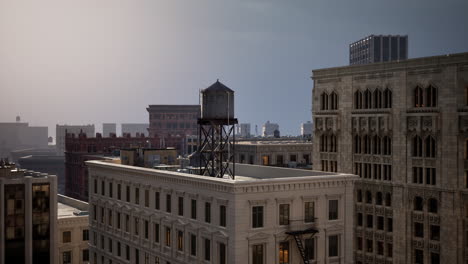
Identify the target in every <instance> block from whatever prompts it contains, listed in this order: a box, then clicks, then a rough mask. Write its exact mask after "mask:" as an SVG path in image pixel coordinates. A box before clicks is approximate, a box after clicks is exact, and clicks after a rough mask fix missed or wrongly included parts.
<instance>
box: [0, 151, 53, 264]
mask: <svg viewBox="0 0 468 264" xmlns="http://www.w3.org/2000/svg"><path fill="white" fill-rule="evenodd" d="M56 238H57V179H56V177H55V176H52V175H48V174H45V173H38V172H31V171H24V170H19V169H17V168H16V166H15V165H14V164H13V163H9V162H7V161H3V160H0V264H10V263H25V264H35V263H50V264H56V263H57V259H56V258H57V257H56V256H57V254H56V245H57V241H56Z"/></svg>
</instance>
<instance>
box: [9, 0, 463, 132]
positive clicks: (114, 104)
mask: <svg viewBox="0 0 468 264" xmlns="http://www.w3.org/2000/svg"><path fill="white" fill-rule="evenodd" d="M466 10H468V2H467V1H463V0H457V1H454V0H449V1H444V2H443V5H442V4H441V1H432V0H431V1H302V0H300V1H277V0H271V1H266V0H240V1H214V0H213V1H208V0H201V1H179V0H176V1H109V0H102V1H91V0H83V1H58V0H57V1H54V0H43V1H18V0H15V1H10V0H0V43H1V45H0V58H1V59H0V91H1V97H2V98H3V100H2V103H1V104H0V121H2V122H8V121H9V122H14V118H15V116H17V115H20V116H21V117H22V120H23V121H25V122H30V124H32V125H47V126H49V134H50V135H52V136H54V134H55V124H57V123H60V124H65V123H66V124H93V123H94V124H96V128H97V129H98V130H100V124H101V123H102V122H116V123H124V122H127V123H130V122H137V123H143V122H148V113H147V112H146V110H145V108H146V107H147V105H149V104H197V103H198V91H199V89H203V88H206V87H208V86H209V85H211V84H212V83H213V82H215V81H216V79H217V78H219V79H220V81H222V82H223V83H225V84H226V85H228V86H229V87H231V88H232V89H233V90H235V92H236V114H237V117H238V118H239V120H240V121H241V122H248V123H252V124H258V125H259V127H260V126H261V124H263V123H264V122H266V121H267V120H270V121H272V122H276V123H279V124H280V130H281V133H282V135H286V134H291V135H297V134H299V124H300V123H301V122H305V121H307V120H311V90H312V89H311V88H312V81H311V79H310V76H311V70H312V69H317V68H325V67H331V66H340V65H346V64H347V63H348V59H349V57H348V50H349V46H348V45H349V44H350V43H352V42H353V41H355V40H357V39H359V38H362V37H365V36H367V35H370V34H401V35H408V36H409V58H415V57H421V56H432V55H440V54H447V53H456V52H462V51H466V47H468V34H467V33H466V29H467V28H468V16H467V15H466ZM253 129H254V127H252V130H253ZM253 132H254V131H253Z"/></svg>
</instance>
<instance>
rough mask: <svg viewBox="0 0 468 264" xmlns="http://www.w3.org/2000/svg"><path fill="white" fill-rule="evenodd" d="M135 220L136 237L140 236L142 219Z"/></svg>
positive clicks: (135, 218)
mask: <svg viewBox="0 0 468 264" xmlns="http://www.w3.org/2000/svg"><path fill="white" fill-rule="evenodd" d="M133 220H134V232H135V235H137V236H138V234H139V233H140V219H139V218H138V217H134V218H133Z"/></svg>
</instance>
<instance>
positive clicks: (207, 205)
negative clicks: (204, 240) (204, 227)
mask: <svg viewBox="0 0 468 264" xmlns="http://www.w3.org/2000/svg"><path fill="white" fill-rule="evenodd" d="M205 222H207V223H211V203H209V202H206V203H205Z"/></svg>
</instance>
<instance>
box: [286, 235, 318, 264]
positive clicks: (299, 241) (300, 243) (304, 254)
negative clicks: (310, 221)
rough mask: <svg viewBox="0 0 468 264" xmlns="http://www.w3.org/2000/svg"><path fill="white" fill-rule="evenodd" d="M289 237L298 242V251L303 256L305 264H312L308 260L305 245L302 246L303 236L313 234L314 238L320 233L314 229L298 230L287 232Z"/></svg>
mask: <svg viewBox="0 0 468 264" xmlns="http://www.w3.org/2000/svg"><path fill="white" fill-rule="evenodd" d="M285 233H286V234H287V235H290V236H292V237H294V240H295V241H296V245H297V249H298V250H299V253H300V254H301V257H302V260H303V261H304V264H310V262H309V260H308V259H307V256H306V253H305V250H304V245H303V244H302V239H301V238H302V235H307V234H311V235H312V236H313V235H315V234H316V233H318V230H317V229H315V228H314V227H311V228H307V229H304V230H298V231H287V232H285Z"/></svg>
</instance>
